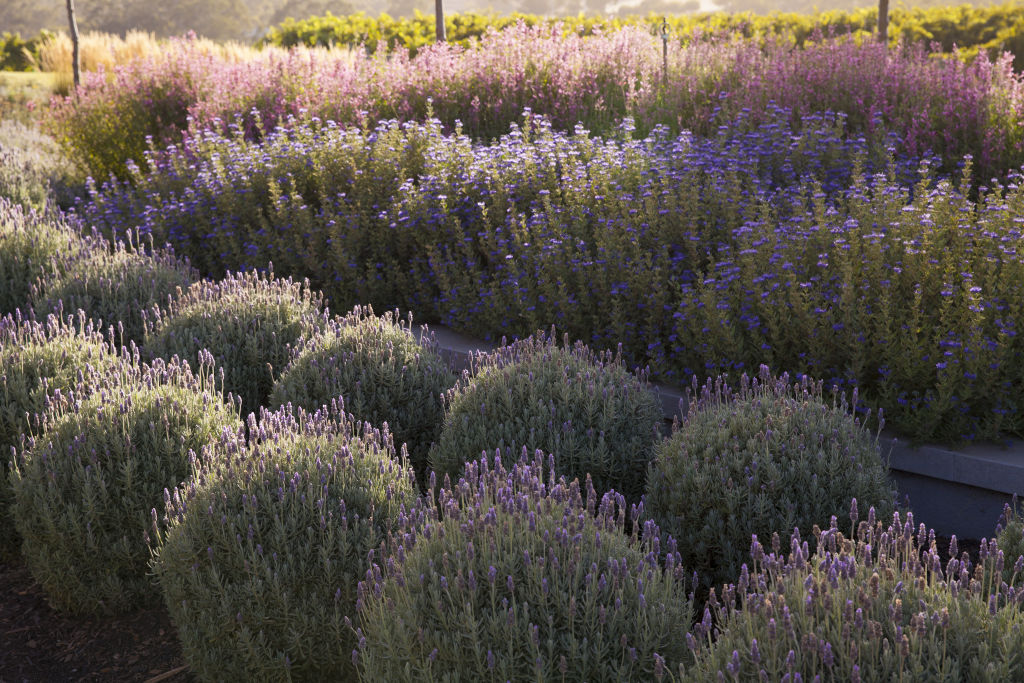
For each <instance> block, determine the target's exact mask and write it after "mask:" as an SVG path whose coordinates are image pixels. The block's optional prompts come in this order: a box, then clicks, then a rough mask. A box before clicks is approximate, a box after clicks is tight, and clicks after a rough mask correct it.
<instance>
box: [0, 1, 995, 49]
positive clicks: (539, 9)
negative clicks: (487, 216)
mask: <svg viewBox="0 0 1024 683" xmlns="http://www.w3.org/2000/svg"><path fill="white" fill-rule="evenodd" d="M943 2H944V3H946V4H948V3H949V2H950V0H914V2H913V3H911V4H913V5H914V6H930V5H934V4H941V3H943ZM971 4H990V3H988V2H985V1H984V0H982V1H979V2H974V3H971ZM875 6H877V0H786V2H782V0H445V11H446V12H447V13H456V12H468V11H488V10H493V11H496V12H499V13H503V14H507V13H511V12H524V13H527V14H549V15H559V16H565V15H575V14H579V13H581V12H582V13H584V14H605V15H615V14H648V13H651V12H654V13H657V14H673V13H682V12H697V11H712V10H717V9H722V10H727V11H730V12H742V11H753V12H758V13H768V12H771V11H782V12H812V11H814V10H822V11H824V10H831V9H845V10H850V9H855V8H858V7H875ZM417 10H418V11H420V12H422V13H423V14H427V15H432V14H433V12H434V0H163V1H161V2H153V1H152V0H76V11H77V14H78V22H79V27H80V28H81V30H83V31H104V32H106V33H114V34H118V35H122V36H123V35H124V34H125V33H126V32H127V31H129V30H132V29H137V30H141V31H149V32H151V33H155V34H156V35H157V36H174V35H182V34H184V33H187V32H188V31H195V32H196V33H197V34H199V35H202V36H206V37H208V38H213V39H217V40H226V39H236V40H243V41H252V40H255V39H256V38H258V37H260V36H262V35H263V34H264V33H265V32H266V30H267V29H269V28H270V27H271V26H274V25H276V24H279V23H281V22H282V21H284V19H286V18H288V17H292V18H294V19H306V18H308V17H312V16H322V15H324V14H326V13H327V12H330V13H332V14H334V15H336V16H339V15H343V14H350V13H352V12H356V11H363V12H366V13H368V14H370V15H372V16H377V15H378V14H380V13H381V12H386V13H387V14H390V15H391V16H392V17H400V16H404V17H411V16H412V15H413V13H414V12H415V11H417ZM44 28H45V29H50V30H66V28H67V14H66V10H65V6H64V1H63V0H0V33H2V32H4V31H9V32H12V33H15V32H17V33H21V34H22V35H34V34H36V33H38V32H39V30H40V29H44Z"/></svg>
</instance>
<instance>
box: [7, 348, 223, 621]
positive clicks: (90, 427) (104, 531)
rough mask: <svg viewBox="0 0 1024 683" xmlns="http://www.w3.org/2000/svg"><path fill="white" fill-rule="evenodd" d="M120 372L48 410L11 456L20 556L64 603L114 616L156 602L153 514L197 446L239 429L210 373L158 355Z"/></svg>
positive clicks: (183, 474)
mask: <svg viewBox="0 0 1024 683" xmlns="http://www.w3.org/2000/svg"><path fill="white" fill-rule="evenodd" d="M207 362H209V361H207ZM203 369H204V370H205V368H203ZM122 374H123V377H121V378H119V379H116V380H115V381H113V382H112V383H111V384H110V385H109V386H108V387H105V388H104V389H102V390H100V391H97V392H95V393H94V394H92V395H91V396H90V397H89V398H86V399H84V400H83V401H81V402H77V403H75V404H74V405H70V406H64V405H62V406H58V407H57V408H56V409H55V410H53V411H52V412H50V413H49V414H48V415H47V416H46V417H45V419H44V429H43V432H42V433H41V434H40V435H39V436H38V437H36V438H34V439H30V440H29V441H28V442H27V444H26V446H27V447H26V449H25V450H24V451H23V452H21V453H20V454H19V456H18V457H17V458H16V459H15V462H14V468H13V470H12V476H11V482H12V485H13V488H14V506H13V513H14V519H15V523H16V525H17V529H18V532H19V533H20V534H21V536H22V538H23V539H24V542H23V543H22V555H23V557H24V559H25V563H26V564H27V565H28V568H29V569H30V571H31V572H32V575H33V577H34V578H35V580H36V581H38V582H39V584H40V585H41V586H42V587H43V590H45V591H46V593H47V596H48V597H49V600H50V602H51V603H52V604H53V605H54V606H55V607H57V608H59V609H62V610H67V611H71V612H76V613H114V612H120V611H125V610H128V609H131V608H133V607H136V606H138V605H143V604H151V603H153V602H154V599H158V595H159V593H158V592H157V591H156V590H155V588H154V587H153V586H152V584H151V582H150V579H149V577H148V576H147V564H148V561H149V548H148V544H147V541H148V538H149V534H150V533H151V532H152V531H153V529H154V526H158V523H157V521H156V520H154V519H153V517H152V516H151V511H152V510H153V509H154V508H155V507H157V506H159V505H160V504H161V501H162V500H163V498H164V491H165V489H168V488H174V487H175V486H177V485H178V484H180V483H181V482H182V481H184V480H185V479H186V478H187V477H188V476H189V475H190V474H191V473H192V470H193V468H194V466H195V464H194V462H193V459H194V457H195V456H194V454H195V453H197V452H199V451H201V449H202V448H203V446H205V445H206V444H208V443H211V442H213V441H214V440H216V439H217V438H218V437H219V436H220V435H221V433H222V432H223V431H224V430H233V429H240V428H241V423H240V422H239V420H238V416H237V414H235V411H234V409H233V407H232V406H231V405H229V404H227V403H225V402H224V400H223V396H222V395H221V394H220V393H218V392H217V391H216V390H215V388H214V382H213V377H212V375H209V376H205V377H204V376H202V375H194V374H193V373H192V372H191V371H190V370H189V369H188V367H187V366H186V365H184V364H180V363H171V364H165V363H163V362H162V361H158V362H156V363H154V364H153V366H152V367H149V366H141V367H140V368H137V369H136V370H135V372H133V373H122Z"/></svg>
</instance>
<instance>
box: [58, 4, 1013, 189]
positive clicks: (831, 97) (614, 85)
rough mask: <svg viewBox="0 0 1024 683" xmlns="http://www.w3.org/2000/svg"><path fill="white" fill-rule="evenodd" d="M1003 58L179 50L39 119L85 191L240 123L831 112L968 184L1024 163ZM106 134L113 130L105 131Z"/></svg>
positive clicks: (566, 42)
mask: <svg viewBox="0 0 1024 683" xmlns="http://www.w3.org/2000/svg"><path fill="white" fill-rule="evenodd" d="M1022 87H1024V86H1022V81H1021V77H1020V75H1019V74H1017V73H1016V72H1014V70H1013V67H1012V58H1011V57H1010V56H1004V57H1001V58H998V59H996V60H995V61H991V60H990V59H989V57H988V56H987V55H986V54H982V55H980V56H979V57H978V58H977V59H975V60H972V61H970V62H969V63H967V62H964V61H963V60H960V59H948V58H941V57H936V56H933V55H930V54H929V53H928V52H927V51H926V50H925V49H924V48H923V47H920V46H909V47H906V48H894V49H887V48H886V46H883V45H879V44H877V43H875V42H873V41H862V42H861V43H860V44H858V42H857V41H854V40H852V39H849V38H836V39H827V40H826V39H821V40H819V41H817V42H809V43H807V44H805V46H804V47H803V48H800V49H795V48H794V47H793V46H792V44H791V43H790V42H789V41H785V40H779V41H777V42H767V43H765V42H764V41H761V40H757V41H752V40H743V39H741V38H740V37H739V34H738V33H737V34H732V36H731V37H730V38H722V39H712V40H706V41H704V40H702V41H693V42H688V43H687V44H685V45H684V44H681V43H676V42H673V44H672V45H671V49H670V50H669V55H668V60H667V70H666V69H665V66H664V64H663V62H662V45H661V41H660V39H658V38H657V37H656V36H654V35H652V34H651V33H650V32H648V31H647V30H645V29H643V28H640V27H637V26H627V27H623V28H621V29H618V30H614V31H608V32H605V33H598V34H597V35H594V36H589V37H587V36H583V35H579V34H576V33H571V32H563V31H562V30H561V29H560V28H559V27H558V26H554V27H550V26H547V27H545V26H533V27H530V26H527V25H525V24H517V25H515V26H513V27H509V28H507V29H506V30H504V31H500V32H497V31H491V32H488V33H486V34H485V35H483V36H482V37H481V39H480V40H479V42H478V43H473V44H472V45H471V46H470V47H461V46H458V45H452V44H448V43H440V44H435V45H430V46H426V47H424V48H422V49H421V50H420V51H419V52H418V53H417V55H416V57H415V58H412V57H409V56H408V55H407V54H405V53H396V54H392V55H388V56H386V55H384V54H377V55H373V56H365V55H361V54H359V53H357V52H352V51H341V50H339V51H325V50H309V49H307V48H301V49H294V50H291V51H284V50H280V49H275V50H268V51H266V52H264V53H260V54H258V55H254V56H253V57H252V58H251V59H243V60H239V59H237V58H236V56H233V55H228V56H218V55H215V54H213V53H211V51H210V50H209V49H207V48H204V47H202V46H201V45H200V44H199V43H197V42H196V41H190V40H177V41H172V42H170V43H169V44H168V45H167V46H166V48H165V49H164V50H162V51H161V52H160V53H158V54H156V55H153V56H143V57H140V58H139V59H138V60H134V61H130V62H128V63H125V64H122V65H119V66H116V67H114V68H113V69H112V70H111V71H107V72H95V73H92V74H89V75H88V76H87V77H86V79H85V81H84V83H83V86H82V87H81V88H79V89H78V90H77V91H76V92H75V94H73V95H71V96H70V97H68V98H65V99H63V100H58V101H57V102H55V103H54V106H53V107H52V116H51V120H50V124H51V130H52V131H53V132H54V135H55V137H56V138H57V139H58V141H59V142H61V144H62V145H63V146H64V147H65V148H66V149H67V150H68V151H69V153H70V155H71V156H72V157H73V158H74V159H75V160H76V161H78V162H80V163H81V164H82V165H83V167H84V168H86V169H87V170H88V171H89V172H90V173H91V174H92V176H93V177H94V178H98V179H101V180H102V179H105V178H106V177H107V176H108V175H109V174H110V173H115V174H117V175H118V176H120V177H124V176H125V175H126V173H127V170H126V165H125V164H126V162H127V161H128V160H129V159H134V160H135V161H137V162H141V161H142V157H143V152H144V151H145V149H146V145H147V142H146V140H147V136H150V137H152V139H153V142H154V143H155V144H156V145H158V146H162V145H164V144H168V143H176V142H179V141H180V140H181V139H182V137H183V136H185V135H188V136H194V135H197V134H198V133H199V132H200V131H202V130H204V129H205V128H207V127H211V126H212V127H214V128H220V129H224V128H226V127H228V126H230V125H231V124H232V123H233V122H235V120H236V119H237V118H239V117H241V119H242V125H243V127H244V129H245V130H246V132H247V134H248V135H249V136H250V137H259V136H261V135H263V134H265V133H267V132H269V131H272V130H274V129H275V128H276V127H277V126H278V125H280V124H281V123H283V122H285V121H286V120H287V118H288V117H289V116H292V115H294V116H300V115H303V116H316V117H320V118H321V119H324V120H333V121H337V122H340V123H344V124H355V123H360V122H370V123H372V122H375V121H378V120H380V119H385V118H395V119H398V120H401V121H416V120H419V121H422V120H424V119H425V118H426V117H427V116H428V115H429V113H430V112H433V115H434V116H436V117H437V118H438V119H439V120H440V121H442V122H443V123H444V125H445V126H446V127H447V128H449V129H451V128H454V127H455V126H456V125H457V123H461V124H462V127H463V130H464V131H465V132H466V133H467V134H469V135H470V136H472V137H474V138H486V139H493V138H495V137H498V136H500V135H502V134H504V133H505V132H506V131H507V130H508V126H509V123H510V122H513V121H515V120H517V119H518V117H519V116H520V113H521V112H522V110H523V109H524V108H527V107H529V108H532V109H533V110H534V111H535V112H536V113H538V114H543V115H545V116H547V117H549V118H550V120H551V121H552V124H553V125H554V126H555V128H556V129H559V130H565V131H569V130H573V128H574V127H575V126H576V124H578V123H579V124H582V125H583V126H585V127H586V128H588V129H590V130H592V131H595V132H598V133H604V132H607V131H609V130H611V129H613V128H614V127H615V126H617V125H618V123H619V122H620V121H621V120H622V119H623V117H625V116H632V117H633V118H634V120H635V122H636V126H637V128H638V130H639V132H640V133H641V134H645V133H647V132H649V131H650V130H652V129H653V128H654V126H656V125H657V124H666V125H669V126H671V127H672V128H673V129H674V130H676V131H678V130H680V129H684V128H685V129H691V130H694V131H696V132H702V133H707V132H710V131H714V130H715V129H716V128H717V127H718V126H719V125H721V124H722V123H723V122H725V121H729V120H730V119H731V118H732V117H734V116H735V115H736V114H738V113H739V112H741V111H743V110H750V111H751V112H754V113H755V114H757V113H760V112H762V111H763V110H764V109H765V106H766V105H767V104H768V103H769V102H775V103H776V104H778V105H780V106H784V107H788V108H791V109H792V110H793V116H794V117H795V118H796V119H799V117H800V116H803V115H806V114H813V113H816V112H820V111H824V110H834V111H844V112H846V113H847V115H848V116H849V117H850V123H851V126H852V127H853V128H854V129H855V130H857V131H861V132H870V131H871V130H872V129H873V126H874V121H875V120H876V118H877V119H878V120H879V121H880V122H881V123H882V124H884V125H886V126H888V127H889V128H890V129H892V130H898V131H900V135H901V136H902V139H901V143H902V144H903V145H904V146H905V148H906V150H907V151H908V153H910V154H915V155H916V154H922V153H924V152H926V151H929V150H930V151H932V152H934V153H938V154H941V155H943V156H944V158H946V159H947V160H949V161H951V162H955V161H956V160H957V159H959V158H960V157H961V156H962V155H964V154H967V153H970V154H972V155H973V156H974V157H975V159H976V161H977V164H978V167H977V169H978V174H979V177H980V178H982V179H987V178H988V177H989V176H990V175H992V174H996V173H1001V172H1003V171H1005V169H1007V168H1010V167H1014V166H1016V165H1018V164H1019V163H1021V161H1022V160H1024V147H1022V134H1021V119H1022V112H1024V90H1022ZM115 121H116V123H114V122H115Z"/></svg>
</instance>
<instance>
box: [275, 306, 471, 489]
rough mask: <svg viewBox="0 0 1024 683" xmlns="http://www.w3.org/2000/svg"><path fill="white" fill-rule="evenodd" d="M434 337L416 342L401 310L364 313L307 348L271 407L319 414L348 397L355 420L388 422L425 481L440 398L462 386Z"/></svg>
mask: <svg viewBox="0 0 1024 683" xmlns="http://www.w3.org/2000/svg"><path fill="white" fill-rule="evenodd" d="M436 346H437V345H436V343H435V342H434V340H433V337H432V336H428V335H424V336H423V337H422V338H421V339H419V340H417V339H416V337H415V336H414V334H413V331H412V319H411V318H409V319H406V320H403V319H402V318H401V317H400V316H399V314H398V312H397V311H395V312H393V313H391V312H389V313H386V314H384V315H383V316H380V317H377V316H375V315H374V314H373V309H372V308H361V307H357V308H356V309H354V310H353V311H352V312H351V313H349V315H347V316H346V317H345V318H343V319H340V320H332V321H331V323H330V324H329V325H328V326H327V329H325V330H324V332H323V333H321V334H318V335H316V336H314V337H313V338H311V339H309V340H308V341H307V342H305V343H304V344H303V346H302V347H301V349H300V351H299V352H298V354H297V355H296V356H295V358H294V359H293V360H292V362H291V364H290V365H289V366H288V367H287V368H286V369H285V371H284V373H283V374H282V375H281V377H280V379H278V380H277V383H276V384H275V385H274V390H273V392H272V393H271V395H270V405H271V407H275V406H282V405H284V404H286V403H291V404H292V405H293V406H296V407H302V408H305V409H307V410H316V409H318V408H320V407H321V406H324V405H328V404H330V403H331V401H332V400H334V399H336V398H343V399H344V405H345V410H346V411H347V412H350V413H352V414H353V415H354V416H355V417H356V419H359V420H365V421H368V422H370V423H372V424H374V425H377V426H381V425H383V423H385V422H387V424H388V428H389V429H390V431H391V433H392V435H393V436H394V439H395V446H396V448H401V445H402V444H403V443H404V444H406V446H407V447H408V451H409V459H410V460H411V461H412V464H413V466H414V467H415V469H416V472H417V474H418V475H420V476H421V477H423V476H424V475H425V473H426V470H427V451H428V449H429V448H430V445H431V443H433V442H434V440H435V439H436V438H437V434H438V432H439V431H440V429H441V423H442V422H443V420H444V408H443V406H442V403H441V397H442V395H443V394H444V392H446V391H447V390H448V389H450V388H451V387H452V386H453V385H454V384H455V382H456V377H455V375H454V374H453V373H452V371H451V370H450V369H449V368H448V365H447V364H446V363H445V362H444V361H443V360H442V359H441V357H440V356H439V355H438V354H437V350H436Z"/></svg>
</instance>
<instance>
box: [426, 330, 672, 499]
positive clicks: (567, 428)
mask: <svg viewBox="0 0 1024 683" xmlns="http://www.w3.org/2000/svg"><path fill="white" fill-rule="evenodd" d="M445 402H446V404H447V410H446V415H445V421H444V427H443V428H442V430H441V434H440V436H439V437H438V441H437V444H436V445H435V446H434V447H433V448H432V449H431V451H430V464H431V466H432V467H433V468H434V470H436V471H437V473H438V474H439V475H445V474H447V475H450V476H451V477H452V478H458V477H459V476H460V475H461V474H462V468H463V466H464V464H465V463H466V462H467V461H472V460H475V459H476V458H478V457H479V456H480V454H481V453H482V452H484V451H488V450H493V449H495V448H502V449H505V450H507V449H509V448H511V449H515V448H518V447H520V446H525V447H526V448H527V449H528V450H530V451H533V450H542V451H544V452H546V453H550V454H552V455H553V456H554V459H555V467H556V469H557V471H558V472H559V474H564V475H566V476H568V477H578V478H581V479H583V478H585V477H587V476H588V475H589V476H590V477H591V478H592V479H593V482H594V486H595V487H596V488H597V490H598V491H602V492H603V491H607V490H609V489H613V488H614V489H615V490H616V491H619V492H620V493H622V494H624V495H625V496H626V498H627V499H628V500H630V501H631V502H635V501H637V500H639V498H640V496H641V495H642V493H643V490H644V480H645V477H646V473H647V472H646V470H647V464H648V462H649V461H650V459H651V457H652V449H653V446H654V444H655V442H656V440H657V439H658V438H659V437H660V432H659V426H660V424H661V422H662V412H661V406H660V405H659V403H658V400H657V398H656V396H655V395H654V394H653V393H652V392H651V390H650V389H649V386H648V383H647V376H646V374H645V373H644V372H639V373H632V372H630V371H629V370H627V369H626V368H625V367H624V365H623V363H622V360H621V357H620V356H619V355H617V354H612V353H610V352H604V353H595V352H593V351H591V350H590V349H588V348H587V347H586V346H584V345H583V344H582V343H580V342H577V343H576V344H574V345H572V346H570V345H569V341H568V337H566V338H564V339H563V342H562V345H561V346H559V345H558V343H557V341H556V340H555V336H554V330H552V333H551V334H550V335H545V334H544V333H543V332H538V333H536V334H535V335H534V336H532V337H529V338H527V339H524V340H521V341H517V342H515V343H513V344H510V345H505V346H502V347H501V348H499V349H497V350H496V351H494V352H493V353H490V354H483V353H480V354H477V355H475V356H473V357H472V358H471V370H470V372H469V374H467V375H464V376H463V378H462V379H461V380H460V381H459V383H458V384H457V385H456V386H455V387H454V388H453V389H451V390H450V391H449V392H448V393H447V395H446V398H445Z"/></svg>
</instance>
